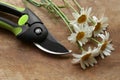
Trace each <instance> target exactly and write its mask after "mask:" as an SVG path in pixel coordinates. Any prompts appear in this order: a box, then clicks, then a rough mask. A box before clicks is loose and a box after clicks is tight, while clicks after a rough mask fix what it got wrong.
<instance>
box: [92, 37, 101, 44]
mask: <svg viewBox="0 0 120 80" xmlns="http://www.w3.org/2000/svg"><path fill="white" fill-rule="evenodd" d="M90 39H91V40H93V41H94V42H96V43H98V44H99V43H100V42H99V41H98V40H96V39H94V38H92V37H91V38H90Z"/></svg>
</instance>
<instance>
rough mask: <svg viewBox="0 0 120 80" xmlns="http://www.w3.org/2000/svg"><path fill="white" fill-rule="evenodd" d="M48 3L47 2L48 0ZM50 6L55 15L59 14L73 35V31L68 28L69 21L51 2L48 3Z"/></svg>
mask: <svg viewBox="0 0 120 80" xmlns="http://www.w3.org/2000/svg"><path fill="white" fill-rule="evenodd" d="M48 1H49V0H48ZM49 2H50V4H51V7H52V8H53V9H54V10H55V11H56V13H57V14H59V16H60V17H61V18H62V19H63V21H64V22H65V23H66V25H67V26H68V28H69V30H70V32H71V33H73V30H72V29H71V26H70V24H69V23H70V21H69V19H68V18H67V17H66V16H65V14H64V13H63V12H62V11H61V10H60V9H59V8H58V7H57V6H56V5H55V4H54V3H53V2H51V1H49Z"/></svg>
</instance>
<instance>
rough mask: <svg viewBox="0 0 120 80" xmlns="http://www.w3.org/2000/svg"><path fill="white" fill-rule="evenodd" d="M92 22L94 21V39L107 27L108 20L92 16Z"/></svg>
mask: <svg viewBox="0 0 120 80" xmlns="http://www.w3.org/2000/svg"><path fill="white" fill-rule="evenodd" d="M93 20H94V21H95V26H94V27H95V29H94V36H95V37H96V36H98V34H100V33H103V32H104V31H105V30H106V28H107V27H108V23H107V20H108V18H107V17H102V18H101V19H98V18H97V17H95V16H93Z"/></svg>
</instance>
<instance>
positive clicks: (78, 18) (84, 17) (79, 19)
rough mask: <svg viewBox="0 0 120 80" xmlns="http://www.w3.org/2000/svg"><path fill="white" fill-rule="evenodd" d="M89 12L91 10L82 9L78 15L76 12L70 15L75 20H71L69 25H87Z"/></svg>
mask: <svg viewBox="0 0 120 80" xmlns="http://www.w3.org/2000/svg"><path fill="white" fill-rule="evenodd" d="M91 11H92V8H88V9H84V8H82V9H81V11H80V14H79V13H76V12H75V13H72V15H73V17H74V18H75V20H71V21H70V24H72V25H73V24H79V25H83V24H88V22H89V18H90V14H91Z"/></svg>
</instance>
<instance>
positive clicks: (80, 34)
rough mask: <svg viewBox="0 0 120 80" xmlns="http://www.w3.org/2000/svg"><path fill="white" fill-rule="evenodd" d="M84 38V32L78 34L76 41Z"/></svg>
mask: <svg viewBox="0 0 120 80" xmlns="http://www.w3.org/2000/svg"><path fill="white" fill-rule="evenodd" d="M84 36H85V33H84V32H79V33H78V34H77V36H76V39H77V40H81V39H82V38H83V37H84Z"/></svg>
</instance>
